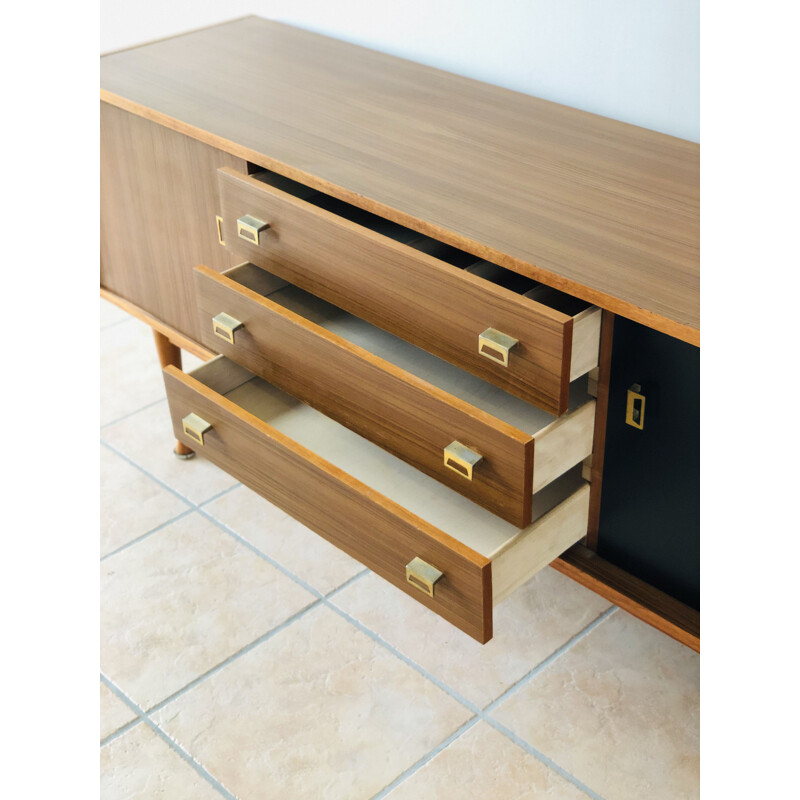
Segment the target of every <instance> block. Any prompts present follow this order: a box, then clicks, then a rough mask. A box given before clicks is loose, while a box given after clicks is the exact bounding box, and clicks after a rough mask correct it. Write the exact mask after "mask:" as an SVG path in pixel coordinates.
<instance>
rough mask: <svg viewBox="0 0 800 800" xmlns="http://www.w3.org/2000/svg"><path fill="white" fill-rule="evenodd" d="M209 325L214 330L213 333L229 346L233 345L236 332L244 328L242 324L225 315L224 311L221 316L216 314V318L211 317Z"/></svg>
mask: <svg viewBox="0 0 800 800" xmlns="http://www.w3.org/2000/svg"><path fill="white" fill-rule="evenodd" d="M211 325H212V326H213V328H214V333H215V334H216V335H217V336H219V338H220V339H224V340H225V341H226V342H228V343H229V344H235V341H234V340H235V338H236V337H235V334H236V331H238V330H241V329H242V328H244V323H243V322H239V320H238V319H235V318H234V317H232V316H231V315H230V314H226V313H225V312H224V311H223V312H222V313H221V314H217V316H216V317H212V319H211Z"/></svg>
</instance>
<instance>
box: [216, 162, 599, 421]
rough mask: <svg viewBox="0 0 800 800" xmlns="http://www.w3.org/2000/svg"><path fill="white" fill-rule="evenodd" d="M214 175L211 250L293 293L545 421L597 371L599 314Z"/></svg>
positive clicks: (383, 226) (370, 219) (343, 207)
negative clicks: (301, 292)
mask: <svg viewBox="0 0 800 800" xmlns="http://www.w3.org/2000/svg"><path fill="white" fill-rule="evenodd" d="M218 175H219V187H220V202H221V204H222V222H221V227H220V234H221V236H220V239H221V241H224V242H225V244H226V246H227V247H228V249H229V250H231V251H232V252H234V253H235V254H236V255H238V256H241V257H242V258H243V259H247V260H248V261H250V262H252V263H254V264H257V265H258V266H261V267H264V268H266V269H269V270H270V272H273V273H275V274H276V275H278V276H280V277H281V278H283V279H284V280H287V281H289V282H290V283H292V284H294V285H295V286H299V287H300V288H302V289H305V290H306V291H308V292H311V293H312V294H314V295H316V296H318V297H321V298H323V299H324V300H327V301H329V302H331V303H334V304H335V305H336V306H338V307H339V308H342V309H344V310H346V311H349V312H350V313H352V314H354V315H355V316H357V317H360V318H361V319H364V320H367V321H368V322H371V323H372V324H374V325H377V326H378V327H380V328H383V329H384V330H387V331H389V332H391V333H394V334H396V335H397V336H400V337H401V338H403V339H405V340H406V341H407V342H411V343H412V344H415V345H417V346H418V347H421V348H422V349H423V350H427V351H428V352H429V353H433V354H434V355H436V356H439V357H440V358H443V359H444V360H446V361H449V362H450V363H451V364H455V365H456V366H458V367H461V368H462V369H465V370H468V371H469V372H471V373H473V374H474V375H477V376H479V377H481V378H483V379H484V380H486V381H489V382H491V383H493V384H495V385H496V386H499V387H501V388H502V389H504V390H505V391H507V392H510V393H511V394H513V395H516V396H517V397H520V398H522V399H523V400H525V401H527V402H529V403H533V404H534V405H537V406H539V407H540V408H542V409H545V410H546V411H550V412H551V413H553V414H563V413H564V411H566V409H567V405H568V401H569V384H570V381H572V380H574V379H575V378H577V377H580V376H581V375H583V374H585V373H586V372H588V371H589V370H590V369H592V368H593V367H595V366H597V358H598V347H599V339H600V309H598V308H596V307H594V306H591V305H589V304H588V303H585V302H583V301H580V300H576V299H575V298H568V299H569V301H570V302H568V303H567V304H566V305H562V302H563V300H564V297H565V296H563V295H561V294H560V293H557V292H556V293H553V291H552V290H549V289H547V290H544V291H541V292H539V293H538V294H537V289H538V288H539V285H538V284H536V282H535V281H532V280H530V279H528V278H525V277H524V276H521V275H518V274H517V273H511V272H510V271H509V270H505V269H502V268H501V267H498V266H496V265H488V267H489V269H485V270H483V269H480V267H479V268H478V269H474V268H473V266H474V265H476V264H477V262H479V259H478V258H477V257H476V256H471V255H470V254H469V253H465V252H463V251H459V250H456V249H455V248H452V247H448V246H446V245H443V244H442V243H441V242H438V241H436V240H434V239H430V238H429V237H426V236H423V235H422V234H420V233H418V232H416V231H412V230H410V229H408V228H404V227H402V226H400V225H396V224H394V223H392V222H389V221H387V220H384V219H382V218H380V217H376V216H375V215H374V214H369V213H367V212H364V211H362V210H360V209H358V208H355V207H354V206H349V205H348V204H346V203H342V202H341V201H339V200H336V199H334V198H332V197H329V196H328V195H324V194H321V193H315V192H314V191H312V190H310V189H308V187H305V186H302V185H301V184H297V183H295V182H293V181H290V180H287V179H286V178H282V177H281V176H279V175H275V174H274V173H269V172H263V173H258V174H257V175H253V176H249V175H240V174H238V173H236V172H235V171H233V170H230V169H221V170H219V171H218ZM481 263H482V264H486V262H481ZM498 275H501V276H505V277H506V278H507V277H509V276H516V279H518V280H517V281H516V284H515V285H514V286H509V285H506V284H507V282H506V281H505V280H504V279H503V278H502V277H501V278H500V279H498V278H497V276H498ZM519 284H521V285H519ZM542 288H543V289H544V288H545V287H542ZM526 295H527V296H526ZM554 299H555V301H556V302H553V300H554Z"/></svg>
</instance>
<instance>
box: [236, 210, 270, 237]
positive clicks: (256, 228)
mask: <svg viewBox="0 0 800 800" xmlns="http://www.w3.org/2000/svg"><path fill="white" fill-rule="evenodd" d="M267 228H269V223H268V222H264V220H262V219H258V218H256V217H251V216H250V215H249V214H245V215H244V216H243V217H239V219H237V220H236V232H237V233H238V234H239V238H240V239H244V240H245V241H246V242H250V244H261V232H262V231H265V230H266V229H267Z"/></svg>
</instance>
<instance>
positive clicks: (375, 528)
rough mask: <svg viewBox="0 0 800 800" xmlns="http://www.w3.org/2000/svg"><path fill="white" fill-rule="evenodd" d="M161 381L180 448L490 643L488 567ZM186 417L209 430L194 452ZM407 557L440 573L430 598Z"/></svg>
mask: <svg viewBox="0 0 800 800" xmlns="http://www.w3.org/2000/svg"><path fill="white" fill-rule="evenodd" d="M164 381H165V384H166V388H167V398H168V401H169V407H170V413H171V416H172V422H173V428H174V431H175V435H176V437H177V438H178V439H180V440H181V441H182V442H184V443H185V444H186V445H188V446H189V447H192V448H198V449H201V452H202V455H203V456H204V457H206V458H208V459H209V460H210V461H212V462H213V463H215V464H217V465H218V466H219V467H220V468H222V469H224V470H225V471H226V472H228V473H229V474H231V475H233V476H234V477H235V478H237V479H238V480H240V481H241V482H242V483H243V484H245V485H246V486H248V487H250V488H251V489H253V491H255V492H258V493H259V494H260V495H262V496H263V497H265V498H266V499H267V500H269V501H270V502H272V503H274V504H275V505H276V506H278V507H279V508H281V509H283V510H284V511H285V512H286V513H287V514H290V515H291V516H292V517H294V518H295V519H297V520H298V521H299V522H301V523H303V524H304V525H306V526H308V527H309V528H310V529H311V530H313V531H315V532H316V533H318V534H319V535H320V536H323V537H324V538H325V539H327V540H328V541H330V542H332V543H333V544H334V545H336V546H337V547H339V548H340V549H341V550H343V551H344V552H346V553H348V554H349V555H351V556H352V557H354V558H356V559H358V560H359V561H360V562H361V563H362V564H364V565H365V566H367V567H369V568H370V569H372V570H374V571H375V572H376V573H377V574H379V575H381V576H382V577H383V578H385V579H386V580H388V581H390V582H391V583H393V584H394V585H395V586H397V587H398V588H399V589H402V590H403V591H405V592H406V593H407V594H409V595H410V596H411V597H413V598H414V599H415V600H417V601H418V602H420V603H422V604H423V605H425V606H427V607H428V608H430V609H431V610H433V611H435V612H436V613H437V614H439V615H440V616H442V617H443V618H445V619H446V620H448V621H449V622H451V623H452V624H453V625H455V626H456V627H458V628H460V629H461V630H462V631H464V632H465V633H467V634H469V635H470V636H472V637H473V638H475V639H477V640H478V641H480V642H486V641H488V640H489V639H490V638H491V637H492V614H491V598H492V587H491V564H490V562H489V560H488V559H486V558H485V557H483V556H481V555H480V554H478V553H476V552H474V551H473V550H471V549H470V548H468V547H465V546H464V545H462V544H461V543H460V542H457V541H456V540H455V539H453V538H452V537H450V536H448V535H446V534H444V533H443V532H441V531H439V530H438V529H436V528H435V527H433V526H432V525H430V524H428V523H426V522H425V521H424V520H422V519H420V518H419V517H417V516H415V515H414V514H411V513H410V512H408V511H406V510H405V509H404V508H402V507H401V506H399V505H397V504H396V503H393V502H392V501H390V500H388V499H387V498H385V497H383V496H382V495H380V494H379V493H378V492H375V491H374V490H373V489H370V488H369V487H367V486H365V485H364V484H362V483H361V482H359V481H357V480H355V479H354V478H352V477H351V476H349V475H347V474H346V473H344V472H342V471H341V470H340V469H338V468H336V467H334V466H333V465H331V464H330V463H328V462H327V461H325V460H324V459H322V458H320V457H319V456H316V455H315V454H314V453H312V452H310V451H309V450H307V449H306V448H304V447H301V446H300V445H298V444H296V443H295V442H293V441H292V440H291V439H290V438H288V437H286V436H284V435H283V434H281V433H279V432H278V431H276V430H275V429H274V428H272V427H270V426H269V425H267V424H266V423H264V422H262V421H261V420H259V419H258V418H257V417H255V416H253V415H252V414H249V413H248V412H246V411H244V410H243V409H241V408H239V407H238V406H236V405H235V404H234V403H232V402H231V401H229V400H227V399H226V398H225V397H224V396H222V395H221V394H219V393H217V392H215V391H213V390H212V389H209V388H208V387H207V386H205V385H204V384H202V383H200V382H199V381H197V380H195V379H194V378H192V377H191V376H189V375H185V374H184V373H182V372H180V371H179V370H177V369H175V368H174V367H167V368H166V369H165V370H164ZM192 413H193V414H196V415H198V416H199V417H201V418H202V419H203V420H205V421H206V422H207V423H209V424H210V425H211V428H210V429H209V430H206V431H205V432H204V434H203V444H202V448H199V445H198V441H197V439H195V438H193V437H191V436H189V435H187V434H186V433H185V432H184V430H183V425H182V420H183V419H184V418H185V417H186V416H188V415H189V414H192ZM443 491H444V490H443ZM414 558H420V559H422V560H423V561H425V562H427V563H429V564H434V565H435V566H436V567H437V568H438V569H439V570H441V571H442V572H443V573H444V577H442V578H441V580H439V581H438V583H437V584H436V590H435V594H434V596H433V597H428V596H427V595H426V594H424V593H423V592H421V591H419V590H418V589H416V588H414V587H413V586H411V585H409V584H408V583H407V581H406V565H407V564H409V563H410V562H411V561H413V559H414Z"/></svg>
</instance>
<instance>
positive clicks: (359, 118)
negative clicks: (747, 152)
mask: <svg viewBox="0 0 800 800" xmlns="http://www.w3.org/2000/svg"><path fill="white" fill-rule="evenodd" d="M101 86H102V90H101V97H102V98H103V99H104V100H105V101H106V102H108V103H111V104H114V105H117V106H119V107H121V108H124V109H126V110H129V111H131V112H133V113H135V114H138V115H141V116H143V117H146V118H148V119H152V120H155V121H157V122H159V123H161V124H163V125H165V126H167V127H171V128H173V129H174V130H177V131H179V132H181V133H184V134H187V135H188V136H191V137H194V138H196V139H198V140H200V141H202V142H205V143H207V144H210V145H212V146H213V147H216V148H219V149H220V150H223V151H225V152H227V153H230V154H232V155H234V156H236V157H238V158H240V159H246V160H249V161H251V162H253V163H256V164H259V165H260V166H262V167H266V168H268V169H272V170H274V171H276V172H278V173H280V174H282V175H286V176H288V177H290V178H293V179H295V180H298V181H300V182H302V183H305V184H307V185H309V186H312V187H313V188H316V189H320V190H322V191H325V192H327V193H329V194H332V195H334V196H336V197H338V198H341V199H343V200H346V201H347V202H350V203H352V204H354V205H357V206H359V207H361V208H365V209H367V210H369V211H374V212H375V213H378V214H380V215H382V216H384V217H387V218H389V219H391V220H394V221H396V222H399V223H401V224H403V225H406V226H408V227H411V228H413V229H415V230H418V231H420V232H422V233H425V234H427V235H430V236H433V237H434V238H437V239H440V240H442V241H444V242H447V243H448V244H451V245H454V246H456V247H459V248H461V249H464V250H467V251H469V252H471V253H473V254H474V255H477V256H479V257H481V258H485V259H488V260H490V261H494V262H496V263H498V264H500V265H502V266H504V267H507V268H509V269H512V270H516V271H518V272H520V273H523V274H525V275H529V276H531V277H533V278H535V279H537V280H541V281H543V282H545V283H547V284H550V285H552V286H555V287H556V288H558V289H561V290H563V291H566V292H569V293H570V294H573V295H576V296H578V297H581V298H583V299H585V300H588V301H590V302H592V303H595V304H597V305H600V306H602V307H604V308H606V309H609V310H611V311H613V312H615V313H618V314H621V315H622V316H625V317H628V318H630V319H633V320H635V321H637V322H641V323H643V324H645V325H648V326H650V327H652V328H655V329H657V330H660V331H663V332H665V333H667V334H669V335H671V336H675V337H677V338H680V339H683V340H685V341H687V342H690V343H692V344H699V325H700V314H699V146H698V145H697V144H695V143H693V142H688V141H684V140H681V139H676V138H674V137H671V136H667V135H664V134H660V133H656V132H654V131H649V130H646V129H643V128H639V127H636V126H633V125H628V124H625V123H622V122H617V121H615V120H611V119H607V118H604V117H600V116H597V115H593V114H590V113H587V112H583V111H580V110H577V109H573V108H569V107H566V106H562V105H558V104H556V103H551V102H548V101H545V100H541V99H538V98H534V97H529V96H527V95H523V94H519V93H516V92H512V91H509V90H505V89H501V88H498V87H495V86H491V85H488V84H484V83H480V82H477V81H474V80H471V79H468V78H463V77H459V76H457V75H453V74H450V73H446V72H443V71H440V70H436V69H433V68H431V67H426V66H423V65H420V64H415V63H412V62H409V61H405V60H402V59H399V58H396V57H393V56H388V55H384V54H381V53H378V52H375V51H372V50H368V49H365V48H361V47H357V46H355V45H351V44H347V43H345V42H341V41H338V40H335V39H331V38H328V37H325V36H320V35H317V34H313V33H309V32H307V31H303V30H300V29H298V28H294V27H290V26H287V25H283V24H280V23H276V22H269V21H266V20H263V19H259V18H257V17H247V18H244V19H240V20H235V21H233V22H229V23H225V24H221V25H217V26H215V27H212V28H207V29H204V30H200V31H196V32H193V33H189V34H185V35H183V36H178V37H175V38H171V39H167V40H162V41H159V42H155V43H152V44H149V45H145V46H141V47H137V48H134V49H131V50H126V51H122V52H118V53H113V54H110V55H107V56H105V57H104V58H103V59H102V62H101Z"/></svg>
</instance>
